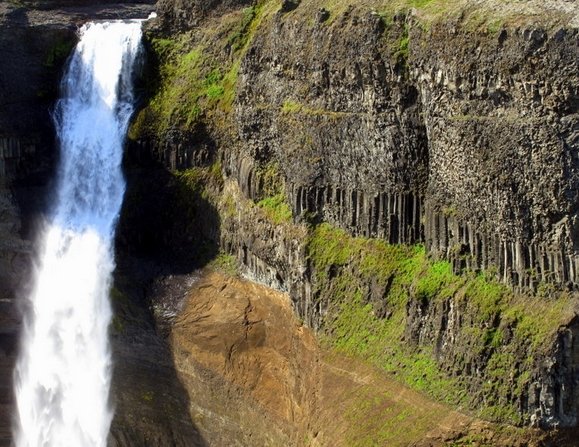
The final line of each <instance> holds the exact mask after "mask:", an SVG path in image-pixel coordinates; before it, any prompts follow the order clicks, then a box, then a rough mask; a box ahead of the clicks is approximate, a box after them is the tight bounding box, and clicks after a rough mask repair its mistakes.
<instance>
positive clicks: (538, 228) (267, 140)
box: [151, 1, 579, 426]
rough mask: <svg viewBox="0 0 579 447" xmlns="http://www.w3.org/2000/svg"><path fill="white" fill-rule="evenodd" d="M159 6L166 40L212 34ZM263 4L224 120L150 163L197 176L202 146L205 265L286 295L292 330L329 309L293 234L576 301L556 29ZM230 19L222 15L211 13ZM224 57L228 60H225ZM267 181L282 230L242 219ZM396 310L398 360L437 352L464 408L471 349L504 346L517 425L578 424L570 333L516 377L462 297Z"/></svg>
mask: <svg viewBox="0 0 579 447" xmlns="http://www.w3.org/2000/svg"><path fill="white" fill-rule="evenodd" d="M163 5H164V6H163V8H164V9H161V23H164V24H165V25H167V24H169V23H171V21H172V20H173V19H174V17H176V16H177V15H178V16H179V17H180V19H179V20H177V19H175V20H177V22H178V25H177V26H176V27H173V28H172V29H171V27H169V28H166V31H167V30H168V31H183V30H185V29H189V30H191V29H193V30H194V33H195V32H199V30H203V26H204V25H203V23H204V20H206V19H207V18H208V17H209V16H211V14H206V13H204V12H203V11H201V10H199V7H198V5H197V6H196V5H193V6H192V7H187V6H186V5H183V4H181V3H178V2H176V3H174V4H173V3H171V2H169V1H167V2H164V3H163ZM243 6H248V4H245V3H243V4H241V3H239V4H238V5H237V7H238V8H240V7H243ZM270 6H271V5H270V4H269V3H266V4H265V6H264V5H261V6H258V7H257V9H254V16H257V17H259V19H255V20H256V25H255V29H253V28H252V30H251V36H250V38H249V43H248V45H247V47H246V48H244V50H243V51H242V52H241V53H240V54H241V56H240V60H239V69H238V71H236V72H235V73H236V80H237V83H236V85H235V100H234V101H233V104H232V110H231V109H228V111H227V112H226V113H227V117H228V118H231V120H229V119H228V120H227V123H226V124H225V125H224V123H223V119H222V117H221V118H219V119H215V116H213V115H211V113H210V114H208V115H207V116H204V117H203V118H202V119H201V121H202V122H203V123H204V125H206V126H207V134H208V135H211V136H210V137H208V135H205V136H204V137H201V139H197V140H196V141H194V142H192V143H186V142H184V141H173V142H172V143H170V144H165V143H162V144H157V145H156V146H155V147H154V148H152V149H151V150H152V151H153V152H155V151H157V152H156V153H157V154H162V155H161V156H160V157H158V158H160V159H162V160H164V161H163V162H164V163H165V164H166V166H169V167H171V168H179V167H185V166H187V167H188V166H194V165H200V166H202V165H205V162H203V161H200V160H201V158H203V154H204V153H205V152H206V151H207V149H206V148H207V147H208V144H209V142H210V143H211V144H213V145H214V146H211V147H212V150H215V151H216V152H215V154H216V155H215V157H216V159H218V160H220V162H221V165H222V168H223V173H224V175H225V177H226V178H228V180H226V187H225V188H224V190H223V191H222V193H221V196H220V198H218V199H216V200H217V201H218V202H219V204H218V205H217V208H218V210H219V215H220V216H221V219H220V228H219V235H220V236H219V238H220V241H221V247H222V248H223V249H225V250H226V251H228V252H230V253H232V254H234V255H235V256H236V258H237V259H238V260H239V261H240V262H241V264H242V266H244V267H243V269H244V272H245V273H246V274H248V276H250V277H252V278H254V279H257V280H260V281H262V282H264V283H266V284H268V285H271V286H274V287H276V288H278V289H282V290H287V291H289V292H290V294H291V296H292V300H293V301H294V307H295V309H296V311H297V312H298V314H299V315H300V317H302V318H303V319H304V321H306V322H307V323H308V324H309V325H310V326H312V327H313V328H315V329H323V327H324V324H325V317H326V315H327V312H328V306H329V298H328V297H329V294H330V292H329V291H328V290H320V289H319V286H320V285H319V284H316V279H315V278H316V272H315V269H314V267H313V265H312V262H311V259H308V253H307V243H308V241H307V240H305V238H306V235H307V234H308V233H307V230H306V227H305V226H301V225H302V224H306V225H308V224H309V225H311V224H313V225H315V224H317V223H319V222H329V223H331V224H332V225H333V226H335V227H339V228H342V229H344V230H346V231H348V233H349V234H351V235H353V236H365V237H369V238H377V239H382V240H385V241H387V242H389V243H393V244H399V243H405V244H413V243H423V244H424V245H425V247H426V249H427V252H428V253H429V255H430V257H431V258H435V259H446V260H450V261H452V263H453V265H454V270H455V272H461V271H479V270H483V271H486V272H487V274H489V273H490V274H491V276H494V274H495V273H496V277H498V278H499V279H500V280H501V281H503V282H505V283H507V284H510V285H513V286H515V287H516V288H517V290H519V291H529V290H536V289H537V288H539V289H541V290H542V292H543V293H547V294H548V293H550V292H549V291H552V290H554V289H553V288H552V287H551V286H549V287H545V284H548V283H550V284H552V285H555V288H562V289H564V288H568V289H574V288H576V287H577V283H578V281H579V278H578V277H577V275H578V270H577V269H578V268H579V264H578V259H579V258H578V256H577V252H576V250H577V244H578V242H577V241H578V240H579V239H578V236H577V234H578V233H577V231H576V228H575V227H576V224H575V221H576V220H577V206H576V203H577V197H576V196H577V191H578V189H577V184H578V182H577V180H578V179H577V176H576V173H577V171H578V169H577V167H578V166H579V165H578V162H577V159H576V156H575V155H576V154H575V153H576V152H577V149H578V144H579V139H578V135H579V134H578V133H577V132H578V131H577V123H578V122H579V118H578V115H577V113H578V110H577V104H578V102H577V98H578V96H579V95H578V90H577V85H579V79H578V70H577V68H578V67H577V57H576V55H577V51H578V31H577V29H576V25H573V23H574V22H572V20H571V21H567V22H565V21H564V20H563V21H561V20H559V19H558V18H556V19H553V24H552V25H549V26H547V25H537V24H532V23H533V20H532V19H529V18H528V17H526V18H525V19H524V20H522V21H521V22H517V21H516V20H514V21H511V22H509V23H505V24H504V25H502V24H501V23H500V22H499V25H498V26H496V25H493V26H491V25H489V24H487V23H486V22H485V23H483V24H482V25H481V24H480V23H478V22H477V18H476V15H475V14H474V13H473V14H472V16H469V14H471V11H470V10H465V11H462V15H457V16H453V17H454V18H448V19H443V20H438V21H437V20H434V21H432V22H428V23H427V24H426V25H425V24H424V23H423V22H421V20H423V18H422V17H421V13H420V11H418V12H417V11H408V10H407V11H403V12H401V13H396V14H391V15H389V14H388V13H382V14H378V13H376V12H374V11H371V10H369V9H367V8H365V7H362V6H358V7H356V6H350V7H343V8H342V7H341V6H344V5H340V6H338V7H337V8H338V12H336V11H332V10H327V9H325V10H324V11H322V12H320V11H321V10H320V9H319V8H316V7H315V5H314V6H312V5H308V4H307V3H305V2H301V3H299V4H298V3H297V2H296V4H295V5H292V7H291V8H283V7H281V3H280V4H279V5H277V6H278V7H277V8H273V7H271V8H270ZM559 6H561V5H559ZM563 6H565V5H563ZM563 6H561V7H562V8H563ZM489 7H490V6H489ZM533 7H539V6H538V5H537V4H535V3H534V4H533ZM171 8H173V9H171ZM259 8H263V9H262V10H259ZM232 9H235V5H233V4H230V3H227V2H225V3H223V4H222V5H221V6H220V7H219V8H216V9H215V10H213V11H212V14H215V15H218V14H222V13H223V12H224V11H230V10H232ZM182 10H183V11H184V12H183V11H182ZM263 10H267V11H268V13H267V14H268V15H267V16H265V18H264V17H262V16H261V15H260V14H265V13H264V12H263ZM561 10H565V8H563V9H561ZM256 11H257V12H256ZM238 14H239V17H241V16H242V14H241V13H240V12H239V11H238ZM244 17H245V15H244ZM557 17H559V16H557ZM228 20H233V19H231V18H226V19H225V20H224V21H225V22H227V21H228ZM558 20H559V21H558ZM547 21H548V20H547ZM207 23H209V22H207ZM489 23H490V22H489ZM492 23H494V22H492ZM517 23H521V24H520V25H517ZM487 25H488V26H487ZM199 35H202V32H201V33H200V34H199ZM221 37H222V36H221ZM221 37H219V36H218V37H217V38H216V41H215V42H214V43H213V44H212V45H216V46H218V45H219V44H220V43H219V42H221V41H219V39H220V38H221ZM191 39H192V40H193V42H192V45H193V44H198V43H199V42H197V41H196V40H195V39H196V37H194V36H193V37H191ZM225 40H227V39H225ZM210 48H212V49H210V50H208V53H212V54H213V55H214V54H215V51H213V47H211V46H210ZM225 52H229V57H231V55H232V52H231V44H230V43H228V44H227V45H226V48H225ZM213 57H214V56H213ZM220 57H221V56H220ZM223 57H224V58H226V57H225V56H223ZM216 60H218V61H221V59H219V57H218V58H217V59H216ZM230 62H231V61H229V63H230ZM226 71H227V69H225V70H224V72H226ZM230 112H231V113H230ZM171 132H173V130H171V131H170V132H168V133H167V135H168V136H170V134H171ZM163 137H164V135H161V136H159V135H157V136H156V138H157V139H159V141H163ZM193 139H194V140H195V139H196V137H195V138H193ZM177 140H178V139H177ZM169 141H172V140H171V138H169ZM211 144H209V145H211ZM184 154H187V155H186V156H184ZM175 160H177V161H175ZM180 160H185V161H186V163H185V164H182V163H181V161H180ZM272 169H273V170H274V171H275V178H276V179H281V180H280V184H281V185H283V193H284V195H285V198H286V200H287V202H288V205H289V206H290V207H291V209H292V211H293V217H294V225H289V224H286V223H284V224H274V223H272V222H271V221H268V219H267V218H266V217H265V216H264V214H263V213H261V212H260V210H258V209H257V208H256V207H249V205H247V204H245V205H243V203H244V199H247V198H248V199H251V200H253V201H254V202H259V201H260V200H262V199H263V198H265V197H267V196H268V194H269V192H268V190H271V185H269V184H268V182H270V180H271V172H270V171H271V170H272ZM232 181H233V183H232ZM233 204H236V206H233ZM248 207H249V208H248ZM296 228H299V229H300V230H299V231H302V232H303V234H302V233H300V234H297V233H294V232H295V231H297V230H296ZM340 268H342V267H336V268H335V270H339V269H340ZM344 268H346V269H347V267H344ZM325 274H327V275H329V276H332V275H335V274H337V272H336V271H333V270H332V269H330V270H329V271H328V272H325ZM350 274H351V275H354V276H355V275H356V272H353V271H352V272H350ZM381 287H382V286H380V287H379V286H378V285H377V284H370V283H369V284H364V287H363V289H364V290H365V291H366V292H367V294H368V296H369V298H368V300H369V301H370V302H371V303H372V304H373V308H374V312H375V313H376V315H382V316H383V317H384V318H388V315H389V311H388V303H387V302H386V301H387V298H385V297H387V291H386V290H385V289H384V288H383V287H382V288H381ZM366 289H367V290H366ZM378 289H380V290H378ZM383 289H384V290H383ZM366 292H364V293H366ZM408 293H409V301H408V307H407V310H406V323H405V334H406V335H405V340H404V341H403V343H409V344H410V345H414V346H416V347H418V348H420V347H424V346H432V345H433V344H434V346H433V352H434V355H435V357H436V361H437V363H438V365H439V367H440V368H441V369H442V370H444V371H445V372H446V373H447V374H448V375H449V376H454V377H468V380H470V381H471V382H470V390H471V391H472V392H473V393H479V392H481V390H482V389H483V388H484V387H485V386H490V385H488V384H487V382H489V379H490V377H489V374H491V373H490V372H489V370H490V369H491V368H490V367H489V365H488V363H489V361H490V357H491V351H490V350H487V351H485V350H484V349H482V351H481V352H478V351H476V350H474V345H475V344H480V340H478V339H477V337H479V338H480V336H483V335H484V336H485V337H486V336H490V335H489V334H494V332H493V331H499V332H501V334H503V335H504V336H503V335H501V337H503V338H502V340H503V342H504V345H505V346H504V347H502V348H501V350H498V351H497V352H499V354H500V355H503V356H504V358H509V359H512V360H513V361H514V362H518V363H517V365H519V366H517V367H516V368H515V369H516V377H513V378H511V379H508V378H500V380H499V382H500V386H503V385H504V386H505V387H507V388H508V386H510V385H512V387H513V389H516V390H514V391H509V392H506V391H505V392H506V394H505V395H504V396H503V394H504V393H503V391H504V390H506V389H507V388H504V389H503V391H500V393H503V394H501V396H503V398H504V399H506V400H508V401H509V402H510V403H512V404H513V405H515V406H516V407H517V411H518V412H519V413H520V415H522V416H523V419H525V420H526V421H527V422H529V423H531V422H532V423H534V424H537V425H542V426H557V425H559V426H568V425H575V424H576V411H577V406H578V402H577V399H576V396H575V391H574V390H575V388H576V385H573V384H574V383H575V382H576V381H577V367H576V361H575V360H573V359H574V354H572V353H573V352H574V347H573V346H574V342H573V341H572V340H574V338H573V335H572V334H574V332H575V329H573V328H574V326H573V323H572V322H569V321H567V322H563V324H562V326H561V328H560V331H559V336H558V337H559V338H558V339H557V340H553V343H552V346H551V348H550V349H549V353H545V354H544V355H541V356H535V357H534V360H533V363H532V364H527V363H525V362H526V361H528V358H527V357H526V356H528V355H529V353H530V352H531V351H530V350H532V349H534V348H532V347H529V346H523V345H522V344H517V343H519V341H517V342H515V341H513V340H514V339H513V338H512V331H513V330H514V328H515V326H516V324H518V323H517V322H516V321H511V320H509V318H506V317H505V318H504V319H501V317H500V316H499V317H496V316H492V315H491V316H490V317H489V321H485V322H483V323H481V322H480V321H478V320H477V321H475V319H474V318H475V313H476V312H477V310H476V309H474V308H471V307H469V306H468V305H466V304H465V303H464V302H462V301H461V297H460V296H459V295H460V292H456V294H455V295H454V296H451V297H448V298H446V299H445V300H443V301H441V302H438V301H436V302H433V303H428V302H423V301H422V299H421V298H420V297H418V296H416V295H415V294H413V292H412V290H409V291H408ZM469 330H470V332H469ZM469 334H470V335H469ZM485 334H486V335H485ZM509 334H510V335H509ZM469 337H470V338H469ZM477 346H478V345H477ZM485 349H486V348H485ZM493 349H495V348H493ZM495 350H496V349H495ZM485 352H486V353H485ZM533 355H535V354H533ZM522 365H524V366H522ZM527 375H528V377H527ZM508 380H511V381H512V383H510V385H509V382H508ZM485 384H487V385H485ZM529 384H530V385H529ZM492 386H494V385H492ZM562 390H565V391H564V392H563V391H562ZM493 392H494V391H493ZM507 394H508V395H507ZM480 396H481V397H480V402H481V403H482V401H484V396H483V395H482V394H481V395H480Z"/></svg>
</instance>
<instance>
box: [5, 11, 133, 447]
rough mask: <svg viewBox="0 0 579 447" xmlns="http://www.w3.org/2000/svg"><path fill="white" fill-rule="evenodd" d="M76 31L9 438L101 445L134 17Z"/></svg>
mask: <svg viewBox="0 0 579 447" xmlns="http://www.w3.org/2000/svg"><path fill="white" fill-rule="evenodd" d="M80 33H81V36H80V42H79V44H78V45H77V48H76V50H75V52H74V54H73V56H72V58H71V60H70V62H69V66H68V69H67V72H66V73H65V76H64V79H63V84H62V90H63V93H62V95H63V97H62V99H61V100H60V101H59V103H58V105H57V109H56V114H55V116H56V118H55V122H56V127H57V132H58V137H59V140H60V146H61V158H60V166H59V172H58V180H57V182H58V184H57V191H56V197H55V203H54V208H53V213H52V217H51V219H50V222H49V223H48V227H47V229H46V231H45V234H44V236H43V247H42V249H41V252H40V259H39V263H38V264H39V265H38V272H37V274H36V279H35V285H34V290H33V291H32V293H31V295H30V297H29V306H30V312H29V315H28V316H27V318H26V321H25V327H24V331H23V332H24V333H23V336H22V348H21V353H20V357H19V359H18V363H17V366H16V370H15V391H16V402H17V410H18V414H17V419H18V420H17V423H16V428H15V433H14V440H15V444H16V446H17V447H93V446H94V447H101V446H102V447H105V446H106V443H107V436H108V432H109V428H110V424H111V420H112V415H113V412H112V409H111V406H110V405H109V388H110V379H111V352H110V348H109V341H108V326H109V323H110V319H111V307H110V303H109V298H108V295H109V288H110V283H111V274H112V272H113V269H114V254H113V236H114V229H115V224H116V221H117V218H118V214H119V210H120V207H121V203H122V199H123V194H124V190H125V181H124V178H123V174H122V172H121V160H122V153H123V150H122V146H123V141H124V136H125V133H126V130H127V126H128V121H129V118H130V115H131V113H132V111H133V92H132V76H131V74H132V71H133V66H134V64H135V62H136V61H137V59H138V57H139V53H140V41H141V21H129V22H120V21H118V22H108V23H90V24H87V25H85V26H83V27H82V29H81V31H80Z"/></svg>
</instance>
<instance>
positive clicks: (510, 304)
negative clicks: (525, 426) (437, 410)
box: [307, 224, 573, 423]
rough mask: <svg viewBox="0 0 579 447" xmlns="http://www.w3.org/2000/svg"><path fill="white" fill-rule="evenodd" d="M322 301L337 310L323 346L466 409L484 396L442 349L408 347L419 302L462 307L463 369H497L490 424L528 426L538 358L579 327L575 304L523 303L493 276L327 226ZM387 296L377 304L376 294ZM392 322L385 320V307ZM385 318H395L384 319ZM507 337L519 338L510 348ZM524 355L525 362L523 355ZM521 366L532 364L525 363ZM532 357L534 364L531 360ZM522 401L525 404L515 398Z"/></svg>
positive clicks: (320, 250)
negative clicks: (523, 406)
mask: <svg viewBox="0 0 579 447" xmlns="http://www.w3.org/2000/svg"><path fill="white" fill-rule="evenodd" d="M307 248H308V256H309V258H310V261H311V265H312V266H313V272H314V285H315V290H314V296H316V297H317V299H318V300H319V301H320V302H322V303H324V306H325V307H327V314H326V316H325V326H324V328H323V340H324V341H325V342H326V343H327V344H329V345H330V346H331V347H333V348H334V349H336V350H338V351H340V352H343V353H347V354H350V355H355V356H359V357H362V358H364V359H366V360H369V361H371V362H372V363H374V364H376V365H377V366H379V367H381V368H382V369H384V370H386V371H388V372H390V373H392V374H396V377H398V378H399V380H401V381H403V382H404V383H406V384H408V385H409V386H411V387H412V388H414V389H417V390H420V391H422V392H425V393H427V394H429V395H430V396H432V397H434V398H436V399H439V400H442V401H446V402H449V403H453V404H456V405H471V404H473V402H476V404H477V405H479V404H480V402H479V401H476V400H475V399H476V396H474V395H473V394H471V393H470V392H469V386H470V385H471V384H469V383H468V382H464V381H461V380H458V379H454V378H451V377H448V376H447V375H446V373H444V372H443V371H441V370H440V369H439V366H438V364H437V362H436V360H435V357H434V355H433V349H434V348H435V346H434V340H433V345H431V346H429V345H422V346H421V347H420V348H419V349H418V348H412V346H410V345H408V343H407V341H406V342H402V340H403V338H405V328H406V315H407V306H408V304H409V300H410V299H411V298H412V300H413V303H414V304H413V305H420V306H429V305H437V303H438V302H441V301H447V300H450V299H452V300H453V302H454V306H458V307H459V308H460V314H461V316H462V317H461V318H462V320H463V324H462V327H461V328H456V329H455V330H459V331H460V334H459V335H458V337H459V338H460V339H461V340H462V342H461V346H463V348H464V347H468V348H466V349H467V351H466V352H459V351H457V352H456V353H455V354H456V359H455V360H454V361H452V360H451V359H448V360H449V361H451V362H454V364H455V366H456V365H458V367H460V365H463V366H462V368H464V367H465V363H466V362H472V361H474V360H475V359H476V361H479V362H480V359H481V358H483V359H485V358H486V359H488V360H487V362H486V366H485V368H484V374H485V375H484V384H483V388H484V394H485V405H484V406H483V408H484V410H483V411H482V412H481V414H482V415H483V416H484V417H487V418H491V419H497V420H501V421H509V422H511V423H520V422H521V416H520V415H519V413H518V411H517V409H516V408H515V407H514V405H513V402H514V401H513V397H514V396H520V394H521V393H522V392H523V390H524V389H526V387H527V386H528V384H529V381H530V379H531V376H530V371H531V370H532V369H533V368H534V367H535V366H536V365H535V358H536V356H537V355H538V354H540V353H541V352H542V351H543V350H544V349H546V348H547V347H549V346H550V345H551V344H552V341H553V338H554V336H555V334H556V332H557V328H558V327H559V326H560V325H561V324H564V323H565V321H568V320H569V319H570V318H571V317H572V308H573V306H572V303H571V301H570V298H569V297H566V296H564V295H563V296H560V297H559V298H558V299H557V300H544V299H541V298H533V297H521V296H518V295H515V294H514V293H513V292H512V291H511V289H509V288H508V287H506V286H505V285H503V284H501V283H499V282H497V281H496V280H495V279H494V278H492V277H490V276H488V275H485V274H475V273H467V274H463V275H457V274H455V273H454V272H453V269H452V266H451V265H450V263H448V262H446V261H432V260H430V259H428V258H427V257H426V255H425V253H424V248H423V247H421V246H416V247H407V246H392V245H389V244H386V243H385V242H383V241H378V240H373V239H365V238H354V237H351V236H349V235H348V234H347V233H346V232H345V231H343V230H340V229H336V228H333V227H331V226H330V225H328V224H321V225H319V226H317V227H315V228H314V229H313V231H312V233H311V237H310V240H309V241H308V247H307ZM380 287H383V288H384V294H383V295H382V294H379V295H378V296H377V297H374V298H372V293H373V292H372V290H373V289H376V288H378V289H380ZM376 299H377V300H378V301H379V303H378V304H380V306H382V309H383V306H386V308H387V312H384V311H381V312H380V313H377V312H376V301H375V300H376ZM383 315H387V317H384V316H383ZM505 333H508V334H510V335H509V339H508V344H505V335H504V334H505ZM515 353H516V355H515ZM521 356H522V357H523V358H524V360H522V359H521ZM525 356H526V357H525ZM513 393H518V394H513Z"/></svg>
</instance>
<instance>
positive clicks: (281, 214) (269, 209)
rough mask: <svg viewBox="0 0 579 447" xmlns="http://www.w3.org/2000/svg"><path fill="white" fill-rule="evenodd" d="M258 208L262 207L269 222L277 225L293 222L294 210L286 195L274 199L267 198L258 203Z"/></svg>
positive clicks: (279, 195) (278, 195)
mask: <svg viewBox="0 0 579 447" xmlns="http://www.w3.org/2000/svg"><path fill="white" fill-rule="evenodd" d="M257 206H258V207H260V208H261V209H262V210H263V211H264V212H265V214H266V215H267V217H268V218H269V220H271V221H272V222H273V223H275V224H280V223H283V222H290V221H291V218H292V210H291V208H290V206H289V205H288V203H287V200H286V198H285V195H284V194H281V193H280V194H276V195H275V196H272V197H266V198H265V199H262V200H260V201H259V202H257Z"/></svg>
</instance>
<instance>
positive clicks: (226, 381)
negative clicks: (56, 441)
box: [151, 269, 560, 447]
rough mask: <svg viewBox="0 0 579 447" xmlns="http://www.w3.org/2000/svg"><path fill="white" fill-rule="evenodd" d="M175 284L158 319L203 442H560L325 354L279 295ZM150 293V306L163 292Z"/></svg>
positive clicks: (168, 285)
mask: <svg viewBox="0 0 579 447" xmlns="http://www.w3.org/2000/svg"><path fill="white" fill-rule="evenodd" d="M179 282H180V283H181V285H180V286H179V287H177V290H178V291H179V292H178V293H179V295H180V296H181V297H182V298H183V299H182V301H180V303H179V304H178V306H177V307H176V309H180V310H178V311H177V312H176V313H175V314H174V316H172V317H170V318H169V320H167V319H164V320H161V321H158V323H159V322H160V323H161V326H163V327H165V328H168V329H167V336H168V341H169V345H170V350H171V353H172V357H173V360H174V364H175V370H176V374H177V376H178V377H179V379H180V382H181V384H182V385H183V388H184V389H185V390H186V393H187V395H188V398H189V414H190V416H191V419H192V420H193V421H194V424H195V426H196V427H197V428H198V429H199V432H200V433H201V434H202V436H203V438H204V439H205V441H206V442H207V444H208V445H215V446H222V445H239V446H245V445H264V446H265V445H271V446H279V445H300V446H301V445H303V446H370V445H381V446H382V445H388V446H409V445H413V446H442V445H456V446H460V445H479V446H484V445H488V446H491V445H492V446H521V447H522V446H542V445H545V446H546V445H560V444H552V442H555V441H552V440H548V439H546V438H545V434H544V433H542V432H540V431H534V430H521V429H516V428H514V427H508V426H498V425H495V424H492V423H488V422H485V421H481V420H479V419H476V418H474V417H472V416H469V415H467V414H463V413H460V412H457V411H455V410H453V409H451V408H449V407H447V406H445V405H442V404H439V403H436V402H433V401H432V400H431V399H429V398H428V397H426V396H424V395H422V394H420V393H418V392H416V391H413V390H410V389H409V388H406V387H405V386H403V385H401V384H400V383H399V382H397V381H396V379H395V377H392V376H390V375H387V374H385V373H384V372H382V371H379V370H377V369H376V368H374V367H372V366H370V365H368V364H367V363H365V362H363V361H360V359H357V358H352V357H347V356H344V355H342V354H340V353H337V352H335V351H331V350H329V349H328V348H326V347H325V346H324V344H323V342H322V343H320V341H319V340H317V339H316V335H315V334H314V333H313V332H312V331H311V330H310V329H308V328H307V327H305V326H303V325H302V323H301V322H300V321H299V320H298V319H297V318H296V317H295V316H294V313H293V311H292V309H291V304H290V300H289V297H288V296H287V295H285V294H282V293H280V292H277V291H274V290H272V289H269V288H267V287H264V286H262V285H259V284H256V283H252V282H249V281H247V280H244V279H241V278H238V277H235V276H231V275H229V274H226V273H222V272H219V271H214V270H211V269H205V270H202V271H201V272H199V273H198V274H196V275H195V277H194V278H193V277H189V279H188V281H184V279H183V277H182V276H181V277H179V276H174V277H166V278H164V279H163V280H162V281H160V282H158V284H159V283H162V284H163V285H164V288H165V290H167V289H173V290H175V283H179ZM187 282H189V285H190V288H189V290H188V291H185V293H183V291H184V290H186V288H184V286H183V284H184V283H187ZM191 283H192V284H191ZM155 295H156V296H152V297H151V299H152V303H153V307H155V308H157V309H159V308H161V307H162V302H161V301H160V300H162V299H165V300H166V299H167V297H169V296H170V294H167V293H164V292H163V287H156V288H155ZM173 302H179V300H177V301H175V300H174V301H173Z"/></svg>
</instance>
